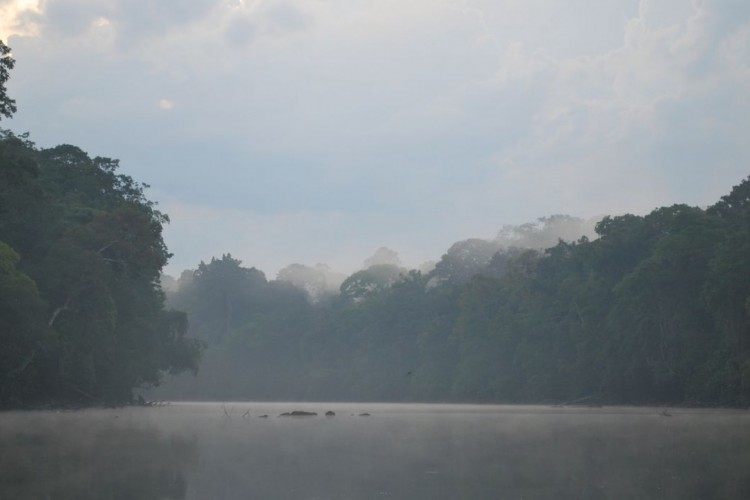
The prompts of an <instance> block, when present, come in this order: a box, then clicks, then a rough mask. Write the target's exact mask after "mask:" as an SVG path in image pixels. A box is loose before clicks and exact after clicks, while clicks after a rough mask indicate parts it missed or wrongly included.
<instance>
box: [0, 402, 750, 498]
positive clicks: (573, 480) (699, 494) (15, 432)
mask: <svg viewBox="0 0 750 500" xmlns="http://www.w3.org/2000/svg"><path fill="white" fill-rule="evenodd" d="M293 410H305V411H314V412H317V413H318V415H317V416H310V417H279V416H278V415H279V414H281V413H283V412H288V411H293ZM326 411H333V412H335V414H336V416H334V417H326V416H324V413H325V412H326ZM363 413H368V414H369V416H360V415H361V414H363ZM262 415H268V417H267V418H262ZM0 448H2V450H3V454H2V458H0V462H1V463H0V470H2V471H3V474H2V476H0V498H14V499H21V500H23V499H39V498H49V499H73V498H75V499H88V498H91V499H95V498H96V499H98V498H115V499H131V498H132V499H196V500H197V499H207V498H212V499H226V500H234V499H246V498H279V499H286V498H288V499H360V498H362V499H370V498H372V499H379V498H389V499H393V498H397V499H457V498H467V499H468V498H470V499H476V498H493V499H494V498H674V499H678V498H679V499H687V498H748V497H749V496H750V475H749V474H748V472H747V471H749V470H750V414H748V413H747V412H743V411H728V410H689V409H670V410H669V411H668V412H664V413H662V412H661V411H660V410H659V409H654V408H606V407H605V408H581V407H563V408H555V407H543V406H472V405H406V404H364V403H360V404H345V403H335V404H325V403H301V404H296V403H226V404H223V405H222V404H216V403H179V404H172V405H169V406H164V407H157V408H129V409H114V410H85V411H72V412H8V413H3V414H0Z"/></svg>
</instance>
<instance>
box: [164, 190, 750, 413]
mask: <svg viewBox="0 0 750 500" xmlns="http://www.w3.org/2000/svg"><path fill="white" fill-rule="evenodd" d="M582 225H583V221H580V220H578V219H575V218H573V217H568V216H553V217H549V218H543V219H540V220H539V221H537V223H535V224H526V225H523V226H519V227H515V228H505V230H504V231H503V232H501V234H500V235H498V238H497V239H495V240H491V241H489V240H478V239H472V240H466V241H462V242H458V243H456V244H455V245H453V246H452V247H451V248H450V249H449V250H448V251H447V252H446V253H445V255H443V257H442V259H441V260H440V261H439V262H438V263H437V264H436V265H435V266H434V268H433V269H432V270H430V271H426V272H421V271H417V270H407V269H403V268H399V267H398V265H397V262H395V260H397V259H395V256H394V255H393V254H394V252H392V251H388V250H387V249H381V250H380V251H379V252H377V253H376V255H375V256H374V257H373V258H372V259H369V262H366V263H365V265H367V264H370V265H369V267H366V268H365V269H362V270H361V271H358V272H356V273H354V274H353V275H351V276H349V277H347V278H346V279H345V280H344V281H343V282H342V283H341V285H340V287H339V289H338V290H335V289H332V287H330V286H329V287H326V286H325V285H326V283H327V281H326V280H327V279H328V280H329V281H330V280H331V279H335V278H336V276H335V275H334V276H332V275H331V273H330V270H328V269H327V268H325V267H324V266H318V267H317V268H311V267H306V266H302V265H299V264H296V265H292V266H289V267H288V268H286V269H284V270H282V271H281V272H280V273H279V276H278V277H277V279H276V280H270V281H269V280H267V279H266V277H265V276H264V275H263V273H262V272H260V271H258V270H257V269H255V268H247V267H243V266H242V263H241V262H240V261H239V260H237V259H234V258H232V256H231V255H223V256H222V257H221V258H213V259H211V261H210V262H208V263H204V262H202V263H200V265H199V266H198V268H197V269H195V270H189V271H185V272H184V273H183V274H182V276H181V277H180V279H179V280H178V281H177V282H176V283H170V290H169V291H168V293H167V296H168V300H169V303H170V305H171V306H173V307H175V308H177V309H181V310H184V311H186V312H187V314H188V317H189V318H190V332H191V334H192V335H195V336H196V337H198V338H200V339H202V340H203V341H205V342H206V344H207V346H208V348H207V350H206V353H205V359H204V361H203V364H202V366H201V369H200V371H199V374H198V376H197V378H195V377H192V376H189V375H184V376H180V377H176V378H175V379H172V380H170V381H169V382H168V383H167V385H166V386H165V387H164V388H163V389H162V391H161V392H158V391H157V392H156V393H155V394H157V395H159V396H160V397H165V398H177V399H212V400H332V401H457V402H505V403H551V404H564V403H571V402H578V403H585V404H675V405H677V404H679V405H694V406H705V405H712V406H747V405H748V403H749V402H750V352H749V346H748V343H749V341H750V279H748V278H750V179H746V180H744V181H742V183H740V184H739V185H738V186H735V187H734V188H733V189H732V190H731V192H730V193H729V194H728V195H726V196H723V197H722V198H721V199H720V200H718V201H717V202H716V203H715V204H714V205H712V206H710V207H708V208H706V209H702V208H697V207H690V206H686V205H674V206H671V207H662V208H658V209H655V210H653V211H652V212H651V213H649V214H648V215H645V216H636V215H622V216H616V217H604V218H603V219H601V220H600V221H599V222H598V223H597V224H596V235H595V236H594V237H591V238H589V237H587V236H583V237H580V238H579V239H577V240H575V241H564V240H563V239H559V240H558V242H557V243H556V244H554V245H550V246H549V247H547V248H544V249H539V248H538V247H539V246H540V245H544V244H545V242H548V241H549V237H548V236H549V235H550V234H559V233H560V232H561V231H560V228H565V229H567V230H568V233H570V230H571V229H570V228H573V229H574V228H575V227H579V228H582ZM509 236H510V237H509ZM534 247H537V248H534ZM378 256H380V257H384V259H381V260H388V258H389V257H390V259H391V262H390V263H383V262H379V261H378V258H377V257H378ZM301 271H304V272H301ZM326 290H328V291H326Z"/></svg>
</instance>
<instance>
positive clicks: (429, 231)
mask: <svg viewBox="0 0 750 500" xmlns="http://www.w3.org/2000/svg"><path fill="white" fill-rule="evenodd" d="M44 5H45V6H46V7H45V9H46V10H44V11H43V12H42V13H40V14H38V15H37V18H36V21H35V22H36V23H37V24H38V26H39V27H40V28H39V30H38V33H37V34H36V35H35V36H31V35H26V36H20V35H19V36H15V37H13V38H12V41H13V43H12V44H11V46H12V47H13V49H14V54H15V56H16V58H17V59H18V61H19V63H18V65H17V67H16V69H15V70H14V73H13V77H12V79H11V81H10V85H9V91H10V93H11V95H12V96H13V97H14V98H16V100H17V102H18V105H19V112H18V114H17V115H16V118H15V119H14V121H12V122H9V123H11V125H13V126H14V127H15V126H18V127H20V128H21V129H23V130H31V131H32V132H33V133H34V135H35V139H36V140H37V141H38V142H39V143H40V144H42V145H52V144H55V143H59V142H70V143H74V144H77V145H80V146H81V147H83V148H84V149H86V150H88V151H90V152H91V153H92V154H102V155H107V156H115V157H119V158H121V159H122V165H123V169H125V170H126V172H127V173H129V174H130V175H133V176H134V177H135V178H137V179H139V180H143V181H145V182H148V183H149V184H151V185H153V186H155V187H156V189H155V192H156V193H157V194H156V196H157V197H158V198H159V199H170V200H173V201H172V202H170V203H171V205H170V207H174V208H175V210H178V211H184V212H185V213H192V214H193V215H195V217H197V219H196V220H202V219H201V217H205V218H208V219H210V220H211V221H213V222H210V223H201V224H197V223H196V224H193V223H191V219H190V217H176V218H175V217H173V221H174V222H173V224H172V226H171V227H170V229H169V232H168V235H169V238H170V239H171V240H172V241H170V247H171V248H172V249H173V251H175V252H176V253H177V254H178V255H182V254H185V253H186V252H187V253H189V250H190V248H191V247H190V245H191V243H190V238H188V236H190V237H193V236H195V235H196V234H197V233H196V232H195V231H193V229H192V228H193V227H200V228H201V230H202V231H206V233H205V234H210V235H212V236H210V237H204V238H203V239H204V240H209V241H215V242H216V245H214V246H215V248H213V247H212V249H213V250H215V251H216V253H217V254H220V253H221V252H226V251H232V253H233V254H235V253H237V254H238V255H241V251H240V249H238V248H236V247H237V246H242V245H245V246H247V247H248V249H252V248H255V249H257V252H255V251H250V250H248V253H247V258H246V259H245V260H246V262H247V263H248V264H250V265H260V261H261V260H263V259H266V260H268V262H273V264H269V265H270V266H271V267H273V266H276V267H277V268H278V267H283V266H284V265H286V264H288V263H290V262H293V261H300V262H307V263H310V264H312V263H315V262H317V261H327V260H328V259H326V257H325V255H324V254H325V253H326V249H328V250H327V251H328V252H330V253H331V254H335V255H341V251H340V249H342V248H343V249H348V250H351V251H352V252H353V253H356V254H357V255H356V258H354V259H353V260H352V262H354V263H355V264H358V263H359V262H360V261H361V260H362V258H363V257H365V256H366V255H367V254H368V253H370V252H371V251H372V250H373V249H374V248H377V247H379V246H382V245H388V246H389V247H393V248H394V249H396V250H397V251H399V253H400V254H401V255H402V256H404V258H405V261H407V262H409V261H408V258H409V255H411V256H413V257H412V259H413V260H415V261H416V260H419V259H421V257H422V256H424V257H425V260H426V258H433V259H436V258H438V257H439V255H440V253H441V252H443V251H444V250H445V249H446V248H447V247H448V246H449V245H450V243H452V242H453V241H456V240H459V239H465V238H467V237H474V236H478V237H485V238H486V237H490V236H491V235H492V234H494V233H495V231H496V230H497V229H498V228H499V227H501V226H502V225H504V224H518V223H523V222H526V221H529V220H534V219H536V218H537V217H539V216H543V215H548V214H551V213H561V212H562V213H570V214H572V215H578V216H583V217H588V216H593V215H598V214H602V213H611V212H615V213H618V212H624V211H631V212H644V211H647V210H650V209H651V208H653V207H655V206H656V205H661V204H669V203H672V202H687V203H693V204H707V203H711V202H712V201H713V200H715V199H716V198H717V197H718V196H719V195H721V194H723V193H725V192H726V191H727V190H728V188H729V187H730V186H731V185H733V184H736V183H737V182H738V181H739V180H740V179H741V178H743V177H745V176H746V175H747V161H746V159H747V158H748V157H750V145H748V141H747V140H746V138H745V137H744V135H746V134H745V132H746V131H747V130H748V129H750V85H748V82H749V81H750V66H749V65H750V7H748V6H750V3H747V2H745V1H742V0H736V1H732V0H711V1H709V0H704V1H698V0H696V1H693V2H686V1H684V0H658V1H657V0H642V1H640V2H633V1H631V0H608V1H597V0H572V1H571V2H566V3H561V2H553V1H550V0H528V1H525V2H518V1H512V0H501V1H496V0H460V1H459V0H437V1H436V0H429V1H428V0H413V1H410V2H399V1H396V0H380V1H369V0H367V1H360V2H351V1H346V2H344V1H340V0H327V1H323V0H306V1H301V0H300V1H291V0H283V1H281V0H273V1H272V0H266V1H257V2H218V1H216V2H209V1H187V2H156V1H147V2H144V3H140V2H138V3H135V2H124V1H117V0H101V1H96V2H94V1H92V0H65V1H63V0H48V1H47V2H46V3H45V4H44ZM1 8H3V7H2V5H0V9H1ZM19 19H20V18H19ZM102 19H106V20H107V22H101V20H102ZM19 29H21V28H19ZM165 96H168V97H165ZM154 103H157V105H156V106H155V105H154ZM168 103H179V106H173V107H171V108H170V106H169V104H168ZM166 108H169V113H165V112H163V111H164V109H166ZM175 200H179V201H175ZM190 207H192V208H190ZM196 207H199V208H200V209H199V208H196ZM212 210H213V211H216V212H211V211H212ZM167 212H169V210H167ZM207 213H211V214H214V215H210V216H209V215H206V214H207ZM290 214H292V215H290ZM332 214H336V215H335V216H334V215H332ZM222 218H225V219H226V220H231V221H232V223H231V224H229V223H227V224H226V225H225V224H223V223H221V222H220V221H221V220H222ZM243 221H246V222H243ZM282 221H287V222H282ZM191 224H193V225H192V226H191ZM305 224H309V225H310V227H314V228H316V229H315V231H309V232H306V230H305V229H304V225H305ZM326 224H331V225H332V227H334V228H336V231H334V232H326ZM232 226H237V227H242V228H245V229H246V230H244V231H243V232H242V234H253V235H254V237H257V238H258V240H260V241H263V242H264V243H263V244H264V245H266V246H263V247H257V246H254V245H257V243H254V242H253V241H251V240H250V239H248V238H246V237H244V236H237V237H236V238H235V237H234V236H229V233H227V234H226V235H225V234H224V233H220V232H219V229H218V228H221V229H222V230H224V229H226V231H229V230H230V228H231V227H232ZM296 234H306V235H307V236H308V238H307V239H308V240H310V241H312V240H315V241H316V243H315V244H316V245H319V251H318V252H317V253H316V254H315V255H316V256H315V258H309V259H305V258H304V252H305V251H306V250H305V249H307V248H308V247H310V245H307V244H306V243H305V242H304V241H305V239H304V238H303V239H299V240H298V239H296V236H295V235H296ZM316 234H324V235H325V237H324V238H320V237H319V236H316ZM359 241H362V242H363V243H359ZM275 242H276V243H275ZM201 245H204V243H203V242H201ZM274 245H276V246H274ZM428 245H432V246H433V248H437V250H435V251H434V252H433V253H432V254H429V255H426V254H428V253H429V252H428V251H427V250H425V249H426V248H428ZM222 246H225V247H226V248H220V247H222ZM230 247H232V248H230ZM201 248H203V247H201ZM274 249H275V250H274ZM279 249H283V250H279ZM209 250H210V249H209V248H208V247H206V248H205V251H206V252H208V251H209ZM298 250H299V252H298ZM310 252H311V253H310V254H311V255H312V253H313V252H312V250H310ZM197 255H198V254H197V253H196V256H197ZM200 255H201V258H209V257H210V255H205V256H204V255H203V254H200ZM337 259H339V260H340V261H341V262H344V261H346V257H345V256H344V257H337ZM277 260H281V261H283V262H279V263H278V264H277V263H276V261H277ZM418 263H419V262H416V263H413V265H417V264H418Z"/></svg>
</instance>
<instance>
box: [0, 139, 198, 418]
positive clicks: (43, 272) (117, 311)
mask: <svg viewBox="0 0 750 500" xmlns="http://www.w3.org/2000/svg"><path fill="white" fill-rule="evenodd" d="M117 168H118V164H117V161H115V160H111V159H108V158H99V157H97V158H89V156H88V155H87V154H86V153H84V152H83V151H81V150H80V149H79V148H77V147H74V146H58V147H55V148H51V149H38V148H36V147H35V146H34V144H32V143H31V142H29V141H28V139H27V138H26V137H25V136H20V137H19V136H15V135H13V134H12V133H11V132H9V131H2V132H0V407H20V406H44V405H92V404H120V403H126V402H129V401H131V397H132V395H131V391H132V389H133V388H135V387H140V386H144V385H151V384H156V383H158V382H159V380H160V377H161V373H162V372H163V371H173V372H177V371H181V370H186V369H190V370H195V369H197V363H198V359H199V354H200V351H201V343H200V342H199V341H197V340H190V339H188V338H186V336H185V333H186V330H187V319H186V317H185V314H184V313H182V312H176V311H167V310H165V309H164V307H163V306H164V295H163V293H162V292H161V288H160V286H159V276H160V272H161V269H162V267H163V266H164V265H165V264H166V262H167V258H168V257H169V253H168V252H167V248H166V247H165V245H164V241H163V240H162V224H163V223H164V222H166V216H165V215H163V214H161V213H160V212H159V211H158V210H156V208H155V207H154V204H153V203H151V202H150V201H148V200H147V199H146V198H145V196H144V193H143V189H144V186H143V185H141V184H138V183H136V182H135V181H134V180H133V179H131V178H130V177H128V176H125V175H121V174H118V173H117Z"/></svg>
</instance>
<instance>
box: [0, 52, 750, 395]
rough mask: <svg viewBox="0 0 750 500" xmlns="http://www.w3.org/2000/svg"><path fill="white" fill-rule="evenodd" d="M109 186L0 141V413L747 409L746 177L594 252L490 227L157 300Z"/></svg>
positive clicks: (253, 273)
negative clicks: (437, 404) (145, 404)
mask: <svg viewBox="0 0 750 500" xmlns="http://www.w3.org/2000/svg"><path fill="white" fill-rule="evenodd" d="M0 49H2V56H3V57H2V58H0V116H4V117H6V118H7V117H10V116H11V115H12V114H13V113H14V112H15V102H14V101H13V100H12V99H10V98H9V97H8V96H7V94H6V89H5V82H6V81H7V79H8V76H9V70H10V69H12V67H13V59H12V58H11V57H10V56H9V49H8V48H7V46H5V45H4V44H2V42H0ZM707 168H710V166H707ZM118 169H119V164H118V161H117V160H113V159H110V158H102V157H95V158H91V157H89V155H88V154H87V153H85V152H84V151H82V150H81V149H80V148H78V147H75V146H72V145H61V146H57V147H53V148H48V149H47V148H39V147H37V146H36V145H35V144H34V143H33V142H32V141H31V140H30V139H29V136H28V134H18V135H17V134H15V133H13V132H11V131H9V130H2V132H1V133H0V407H2V408H14V407H47V406H70V405H76V406H85V405H113V404H126V403H131V402H133V401H135V398H134V394H138V397H139V398H141V397H142V396H144V395H145V397H147V398H152V399H172V400H174V399H182V400H215V401H216V400H218V401H229V400H289V401H292V400H294V401H303V400H307V401H450V402H504V403H545V404H547V403H549V404H565V403H585V404H593V405H598V404H681V405H695V406H704V405H710V406H738V407H746V406H748V404H750V178H748V179H745V180H743V181H742V182H741V183H740V184H739V185H737V186H735V187H734V188H733V189H731V191H730V192H729V193H728V194H727V195H726V196H723V197H722V198H721V199H719V200H717V201H716V202H715V203H714V204H713V205H711V206H709V207H706V208H700V207H691V206H687V205H674V206H671V207H662V208H657V209H655V210H653V211H652V212H651V213H649V214H647V215H645V216H639V215H631V214H627V215H618V216H607V217H604V218H602V219H601V220H599V221H598V223H596V226H595V232H593V233H592V232H590V231H589V230H588V229H587V222H586V221H583V220H580V219H577V218H575V217H570V216H566V215H554V216H550V217H545V218H541V219H539V220H538V221H536V222H534V223H529V224H525V225H521V226H516V227H511V226H506V227H504V228H503V229H502V230H501V231H500V232H499V233H498V235H497V237H496V238H495V239H492V240H482V239H468V240H464V241H460V242H457V243H455V244H454V245H453V246H451V247H450V248H449V249H448V250H447V251H446V252H445V254H444V255H443V256H442V258H441V259H440V261H439V262H437V263H435V265H434V266H425V267H423V268H422V269H419V270H416V269H406V268H404V267H402V266H401V264H400V262H399V259H398V256H397V254H396V253H395V252H394V251H392V250H389V249H387V248H381V249H379V250H378V251H377V252H376V253H375V255H373V256H372V257H371V258H370V259H368V260H367V261H365V263H364V265H363V267H362V269H360V270H358V271H356V272H355V273H353V274H352V275H350V276H343V275H340V274H339V273H337V272H335V271H334V270H331V269H330V268H328V267H327V266H325V265H317V266H314V267H311V266H307V265H303V264H291V265H290V266H288V267H286V268H284V269H282V270H281V271H280V272H279V273H278V275H277V276H276V278H275V279H271V280H269V279H268V278H267V277H266V276H265V275H264V273H263V272H261V271H259V270H258V269H256V268H254V267H246V266H243V263H242V262H241V261H239V260H238V259H235V258H233V257H232V256H231V255H230V254H225V255H222V256H220V257H219V256H217V257H214V258H212V259H211V260H210V261H208V262H201V263H199V264H198V265H197V267H196V268H195V269H190V270H186V271H184V272H183V273H182V275H181V276H180V277H179V278H178V279H175V278H171V277H169V276H165V275H163V274H162V271H163V268H164V266H165V265H166V263H167V261H168V259H169V257H170V254H169V251H168V249H167V246H166V244H165V242H164V239H163V237H162V230H163V225H164V224H166V223H168V217H167V215H166V214H163V213H161V212H160V211H159V210H158V208H157V206H156V204H155V203H154V202H152V201H150V200H149V199H148V198H147V197H146V195H145V189H147V187H148V186H146V185H144V184H141V183H139V182H137V181H136V180H134V179H132V178H131V177H129V176H127V175H123V174H120V173H118ZM144 390H146V392H143V391H144ZM134 391H136V392H134Z"/></svg>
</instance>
